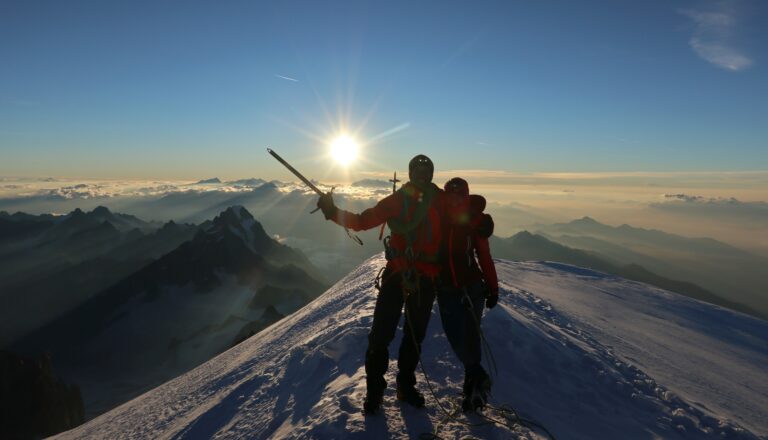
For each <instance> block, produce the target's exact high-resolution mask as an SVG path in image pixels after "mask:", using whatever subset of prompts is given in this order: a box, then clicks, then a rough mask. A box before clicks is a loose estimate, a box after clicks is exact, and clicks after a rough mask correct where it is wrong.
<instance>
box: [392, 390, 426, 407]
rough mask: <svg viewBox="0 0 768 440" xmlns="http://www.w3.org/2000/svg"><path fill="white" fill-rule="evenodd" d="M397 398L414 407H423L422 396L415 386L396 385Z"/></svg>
mask: <svg viewBox="0 0 768 440" xmlns="http://www.w3.org/2000/svg"><path fill="white" fill-rule="evenodd" d="M397 400H401V401H403V402H405V403H407V404H409V405H411V406H413V407H416V408H424V396H422V395H421V393H420V392H419V391H418V390H416V388H415V387H402V388H401V387H397Z"/></svg>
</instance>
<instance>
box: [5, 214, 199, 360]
mask: <svg viewBox="0 0 768 440" xmlns="http://www.w3.org/2000/svg"><path fill="white" fill-rule="evenodd" d="M196 230H197V226H194V225H187V224H177V223H174V222H168V223H166V224H165V225H162V224H161V223H156V222H152V223H150V222H144V221H142V220H139V219H138V218H136V217H134V216H131V215H126V214H116V213H112V212H110V211H109V210H108V209H107V208H105V207H97V208H96V209H94V210H93V211H91V212H87V213H86V212H83V211H81V210H80V209H75V210H74V211H72V212H70V213H69V214H66V215H61V216H53V215H48V214H44V215H39V216H34V215H28V214H23V213H16V214H13V215H10V214H8V213H0V304H2V305H3V307H0V347H2V346H4V345H5V344H7V343H9V342H10V341H12V340H13V339H16V338H18V337H20V336H22V335H24V334H25V333H26V332H28V331H31V330H32V329H34V328H36V327H39V326H40V325H43V324H45V323H47V322H49V321H50V320H51V319H53V318H55V317H57V316H59V315H61V314H62V313H65V312H67V311H68V310H71V309H72V308H74V307H76V306H77V305H79V304H80V303H81V302H82V301H85V300H87V299H88V298H90V297H91V296H93V295H94V294H96V293H97V292H99V291H100V290H103V289H105V288H107V287H108V286H110V285H111V284H114V283H116V282H117V281H119V280H120V279H121V278H123V277H125V276H127V275H129V274H130V273H132V272H134V271H136V270H138V269H140V268H141V267H143V266H144V265H146V264H147V263H149V262H150V261H152V260H153V259H156V258H158V257H160V256H161V255H162V254H164V253H167V252H169V251H171V250H172V249H174V248H176V247H177V246H179V245H180V244H181V243H182V242H184V241H186V240H189V239H190V238H192V236H193V235H194V233H195V231H196ZM20 292H23V293H24V294H23V295H21V294H20ZM30 299H33V300H30Z"/></svg>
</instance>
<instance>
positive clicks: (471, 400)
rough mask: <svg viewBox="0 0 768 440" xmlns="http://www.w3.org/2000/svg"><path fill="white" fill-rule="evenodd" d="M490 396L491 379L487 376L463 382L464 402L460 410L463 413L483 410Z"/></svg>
mask: <svg viewBox="0 0 768 440" xmlns="http://www.w3.org/2000/svg"><path fill="white" fill-rule="evenodd" d="M490 394H491V379H490V378H489V377H488V376H485V375H484V376H483V377H480V378H477V379H476V380H469V381H465V386H464V400H462V402H461V408H462V410H463V411H464V412H468V411H477V410H479V409H483V408H485V405H486V404H487V403H488V396H489V395H490Z"/></svg>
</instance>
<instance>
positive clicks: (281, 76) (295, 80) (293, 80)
mask: <svg viewBox="0 0 768 440" xmlns="http://www.w3.org/2000/svg"><path fill="white" fill-rule="evenodd" d="M275 78H280V79H284V80H286V81H292V82H299V80H298V79H296V78H291V77H290V76H283V75H278V74H275Z"/></svg>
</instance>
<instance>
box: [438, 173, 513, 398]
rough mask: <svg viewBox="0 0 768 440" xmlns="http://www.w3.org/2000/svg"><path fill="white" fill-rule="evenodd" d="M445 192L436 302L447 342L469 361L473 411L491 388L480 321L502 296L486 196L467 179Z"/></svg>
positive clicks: (466, 377) (467, 370) (453, 182)
mask: <svg viewBox="0 0 768 440" xmlns="http://www.w3.org/2000/svg"><path fill="white" fill-rule="evenodd" d="M444 190H445V198H446V206H445V208H444V209H445V211H444V215H443V222H442V223H443V240H442V243H443V250H442V252H441V255H442V257H441V258H442V287H441V288H440V290H439V291H438V294H437V304H438V307H439V309H440V319H441V320H442V323H443V330H444V331H445V335H446V337H447V338H448V342H449V343H450V344H451V348H453V351H454V352H455V353H456V354H457V355H458V357H459V359H460V360H461V362H462V363H463V364H464V390H463V395H464V400H463V402H462V407H463V409H464V411H472V410H475V409H478V408H482V407H483V406H485V404H486V401H487V399H488V394H489V393H490V389H491V379H490V377H489V376H488V373H486V371H485V369H484V368H483V366H482V365H481V364H480V353H481V346H480V344H481V328H480V320H481V319H482V316H483V308H484V307H488V308H489V309H490V308H493V307H494V306H495V305H496V302H497V301H498V298H499V282H498V279H497V275H496V267H495V266H494V264H493V259H492V258H491V251H490V248H489V245H488V237H490V235H491V234H492V232H493V221H492V220H491V219H490V216H488V214H484V213H483V211H484V210H485V198H483V197H482V196H479V195H474V194H473V195H470V194H469V185H468V184H467V181H466V180H464V179H461V178H459V177H455V178H453V179H451V180H449V181H448V182H447V183H446V184H445V186H444ZM489 228H490V230H489Z"/></svg>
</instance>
